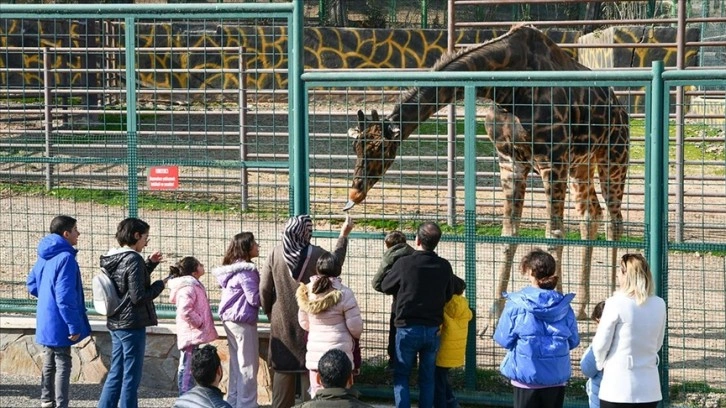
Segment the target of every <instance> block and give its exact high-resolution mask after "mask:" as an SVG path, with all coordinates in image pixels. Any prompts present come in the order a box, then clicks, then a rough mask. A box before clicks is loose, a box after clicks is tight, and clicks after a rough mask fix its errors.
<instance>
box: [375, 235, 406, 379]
mask: <svg viewBox="0 0 726 408" xmlns="http://www.w3.org/2000/svg"><path fill="white" fill-rule="evenodd" d="M383 242H384V244H385V245H386V250H385V251H384V252H383V257H382V259H381V266H379V267H378V272H376V274H375V276H373V289H375V290H377V291H378V292H381V293H383V290H382V289H381V283H383V278H385V277H386V275H387V274H388V272H389V271H390V270H391V268H392V267H393V264H394V263H396V261H397V260H398V259H400V258H401V257H404V256H408V255H411V254H412V253H414V252H415V251H416V250H415V249H413V247H412V246H411V245H408V243H407V242H406V235H404V234H403V232H401V231H391V232H389V233H388V235H386V237H385V238H384V239H383ZM395 308H396V296H395V295H394V296H393V302H392V303H391V317H390V319H389V322H388V324H389V326H388V347H387V351H388V367H386V370H387V371H388V370H390V371H393V369H394V367H395V365H396V326H395V325H394V321H395V319H396V310H395Z"/></svg>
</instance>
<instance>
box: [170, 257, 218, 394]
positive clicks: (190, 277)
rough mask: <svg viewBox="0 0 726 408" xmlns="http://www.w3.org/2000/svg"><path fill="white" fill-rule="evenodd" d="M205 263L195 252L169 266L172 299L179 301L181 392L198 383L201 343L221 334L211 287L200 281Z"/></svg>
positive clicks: (177, 302) (178, 344) (177, 332)
mask: <svg viewBox="0 0 726 408" xmlns="http://www.w3.org/2000/svg"><path fill="white" fill-rule="evenodd" d="M202 275H204V265H202V263H201V262H199V261H198V260H197V259H196V258H194V257H193V256H187V257H185V258H183V259H182V260H181V261H179V263H177V264H176V265H173V266H170V267H169V276H170V277H171V278H172V279H170V280H169V281H168V285H169V289H170V290H171V293H170V294H169V301H170V302H171V303H173V304H175V305H176V340H177V346H178V347H179V371H178V376H177V381H178V385H179V395H182V394H184V393H185V392H187V391H189V390H190V389H191V388H192V387H194V378H192V354H193V353H194V350H196V349H197V348H199V346H200V345H201V344H205V343H209V342H210V341H213V340H215V339H216V338H217V329H215V327H214V320H213V318H212V311H211V310H210V308H209V299H207V290H206V289H205V288H204V285H202V282H200V281H199V278H200V277H201V276H202Z"/></svg>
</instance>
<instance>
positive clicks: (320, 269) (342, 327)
mask: <svg viewBox="0 0 726 408" xmlns="http://www.w3.org/2000/svg"><path fill="white" fill-rule="evenodd" d="M316 267H317V275H316V276H313V277H311V278H310V283H308V284H307V285H305V284H302V283H301V284H300V287H299V288H298V290H297V293H296V294H295V296H296V297H297V303H298V306H299V311H298V315H297V318H298V321H299V322H300V326H301V327H302V328H303V329H305V330H306V331H308V343H307V354H306V355H305V367H306V368H307V369H308V370H310V395H311V396H312V397H315V393H316V392H317V391H318V390H319V389H321V388H322V387H323V386H322V384H320V383H319V382H318V376H317V373H318V372H317V370H318V360H320V357H321V356H322V355H323V354H325V352H327V351H328V350H330V349H334V348H337V349H340V350H342V351H344V352H345V353H346V354H347V355H348V358H350V361H351V363H353V348H354V347H355V341H356V340H357V339H359V338H360V335H361V333H362V332H363V319H362V318H361V315H360V309H359V308H358V302H357V301H356V300H355V295H354V294H353V291H352V290H350V288H348V287H347V286H345V285H343V284H342V283H341V281H340V277H339V276H340V270H341V265H339V264H338V261H337V259H336V257H335V255H333V254H331V253H329V252H326V253H324V254H323V255H321V256H320V258H319V259H318V262H317V264H316Z"/></svg>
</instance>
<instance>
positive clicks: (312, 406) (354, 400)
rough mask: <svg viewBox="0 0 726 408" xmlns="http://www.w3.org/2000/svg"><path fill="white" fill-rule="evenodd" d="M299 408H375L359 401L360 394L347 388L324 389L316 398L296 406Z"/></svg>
mask: <svg viewBox="0 0 726 408" xmlns="http://www.w3.org/2000/svg"><path fill="white" fill-rule="evenodd" d="M295 406H296V407H299V408H373V406H372V405H368V404H366V403H365V402H362V401H360V400H359V399H358V393H357V392H355V391H352V390H349V389H345V388H323V389H321V390H318V392H317V393H316V394H315V398H313V399H312V400H310V401H308V402H303V403H302V404H298V405H295Z"/></svg>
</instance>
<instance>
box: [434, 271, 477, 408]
mask: <svg viewBox="0 0 726 408" xmlns="http://www.w3.org/2000/svg"><path fill="white" fill-rule="evenodd" d="M464 290H466V282H464V280H463V279H461V278H460V277H458V276H454V296H452V297H451V300H449V301H448V302H446V306H444V323H443V324H442V325H441V343H440V346H439V351H438V353H437V354H436V368H435V371H434V376H435V379H434V408H456V407H458V406H459V402H458V401H457V400H456V397H455V396H454V393H453V391H452V389H451V383H449V369H450V368H452V367H461V366H463V365H464V355H465V353H466V337H467V334H468V333H469V320H471V318H472V317H473V313H472V312H471V309H469V304H468V302H467V301H466V298H465V297H464V296H463V295H464Z"/></svg>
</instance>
